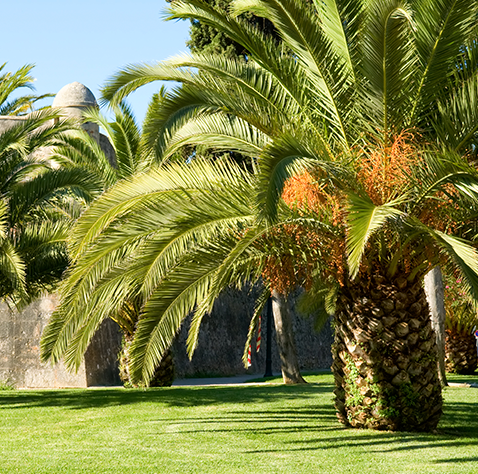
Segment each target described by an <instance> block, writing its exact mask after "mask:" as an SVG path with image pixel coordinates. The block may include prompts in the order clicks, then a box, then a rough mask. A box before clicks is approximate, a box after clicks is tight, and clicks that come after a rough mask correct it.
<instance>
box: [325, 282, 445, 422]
mask: <svg viewBox="0 0 478 474" xmlns="http://www.w3.org/2000/svg"><path fill="white" fill-rule="evenodd" d="M335 325H336V327H335V343H334V346H333V356H334V362H333V365H332V370H333V372H334V376H335V391H334V393H335V395H336V401H335V406H336V409H337V416H338V418H339V420H340V421H341V422H342V423H344V424H345V425H348V426H352V427H356V428H372V429H382V430H400V431H431V430H433V429H435V428H436V426H437V424H438V421H439V419H440V416H441V413H442V395H441V384H440V381H439V379H438V371H437V348H436V340H435V334H434V331H433V329H432V327H431V322H430V315H429V311H428V305H427V301H426V297H425V292H424V290H423V287H422V282H421V281H420V280H419V279H415V280H413V281H411V282H410V281H408V280H407V278H406V277H403V276H402V277H399V278H396V279H394V280H389V279H387V278H386V277H384V276H382V275H375V276H374V277H371V278H370V279H369V280H364V279H357V281H353V282H351V281H349V282H347V284H346V286H345V287H344V288H343V291H342V293H341V297H340V301H339V305H338V308H337V314H336V318H335Z"/></svg>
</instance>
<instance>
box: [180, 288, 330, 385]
mask: <svg viewBox="0 0 478 474" xmlns="http://www.w3.org/2000/svg"><path fill="white" fill-rule="evenodd" d="M295 301H296V300H295V299H294V298H291V300H290V306H291V310H292V313H293V314H294V322H293V324H294V332H295V337H296V343H297V352H298V358H299V364H300V367H301V370H315V369H321V368H330V366H331V364H332V355H331V344H332V341H333V336H332V331H331V328H330V325H327V326H326V327H325V328H324V329H323V330H322V331H321V332H320V333H319V334H317V332H316V331H315V330H314V329H313V324H312V321H311V320H310V319H305V318H304V317H302V316H300V315H299V314H298V312H297V310H296V308H295ZM253 310H254V297H253V296H251V295H249V294H248V292H246V291H236V290H228V291H226V292H225V293H223V294H222V295H221V296H220V298H219V299H218V300H217V302H216V304H215V305H214V309H213V311H212V313H211V314H210V315H207V316H206V317H205V318H204V320H203V322H202V325H201V329H200V333H199V339H198V347H197V349H196V351H195V353H194V356H193V358H192V360H191V361H190V360H189V358H188V356H187V353H186V339H187V334H188V330H189V323H190V320H191V318H188V320H187V321H186V322H185V324H184V325H183V327H182V329H181V332H180V334H179V336H178V338H177V340H176V341H175V343H174V344H173V354H174V362H175V369H176V377H177V378H182V377H193V376H229V375H239V374H245V373H251V374H260V375H263V374H264V372H265V359H266V320H265V319H266V318H263V322H262V333H261V338H262V346H261V349H260V351H259V353H256V351H255V341H256V340H255V338H254V340H253V344H252V346H253V347H252V365H251V367H250V368H249V369H245V368H244V366H243V363H242V354H243V351H244V344H245V341H246V338H247V333H248V329H249V323H250V318H251V316H252V314H253ZM272 371H273V372H274V373H276V372H280V360H279V353H278V350H277V345H276V339H275V330H274V324H273V323H272Z"/></svg>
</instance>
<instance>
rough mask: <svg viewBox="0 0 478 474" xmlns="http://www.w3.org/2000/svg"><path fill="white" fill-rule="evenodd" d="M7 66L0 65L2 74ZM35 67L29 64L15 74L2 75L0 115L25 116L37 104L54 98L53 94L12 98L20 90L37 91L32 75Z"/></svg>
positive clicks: (0, 82)
mask: <svg viewBox="0 0 478 474" xmlns="http://www.w3.org/2000/svg"><path fill="white" fill-rule="evenodd" d="M6 65H7V64H6V63H3V64H2V65H0V73H2V71H3V70H4V68H5V66H6ZM33 67H34V66H33V64H27V65H25V66H22V67H21V68H20V69H18V70H17V71H15V72H5V73H3V74H1V75H0V115H25V114H27V113H29V112H32V111H33V108H34V105H35V102H37V101H39V100H42V99H45V98H46V97H52V94H44V95H40V96H38V95H35V94H29V95H24V96H19V97H15V98H12V94H14V93H16V92H17V91H18V89H21V88H27V89H30V90H31V91H34V90H35V87H34V85H33V82H34V80H35V78H34V77H33V76H31V75H30V72H31V71H32V69H33Z"/></svg>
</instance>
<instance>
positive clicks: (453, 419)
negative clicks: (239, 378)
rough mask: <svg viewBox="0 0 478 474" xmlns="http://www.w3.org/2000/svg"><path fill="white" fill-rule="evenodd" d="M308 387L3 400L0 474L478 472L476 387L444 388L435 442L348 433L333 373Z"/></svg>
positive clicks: (64, 393) (25, 395)
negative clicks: (335, 401) (336, 404)
mask: <svg viewBox="0 0 478 474" xmlns="http://www.w3.org/2000/svg"><path fill="white" fill-rule="evenodd" d="M307 379H308V381H309V382H310V384H309V385H306V386H295V387H288V386H284V385H280V384H269V385H265V384H263V385H254V386H250V385H244V386H231V387H172V388H165V389H150V390H147V391H141V390H125V389H89V390H43V391H23V390H22V391H20V390H18V391H1V392H0V456H1V460H0V473H2V474H3V473H35V474H36V473H38V474H39V473H49V474H50V473H86V472H87V473H142V474H143V473H176V472H177V473H308V474H312V473H334V474H339V473H357V474H358V473H360V474H362V473H364V474H373V473H380V474H385V473H404V474H405V473H406V474H410V473H420V474H426V473H447V474H449V473H467V474H468V473H478V389H476V388H461V387H453V388H447V389H446V390H445V392H444V397H445V414H444V416H443V418H442V420H441V422H440V425H439V430H438V432H437V433H436V434H419V433H400V434H397V433H391V432H372V431H360V430H351V429H345V428H343V427H342V426H341V425H340V424H338V422H337V420H336V417H335V411H334V408H333V405H332V390H333V386H332V376H331V375H330V374H320V375H315V376H308V377H307ZM475 379H476V378H475ZM458 380H459V381H465V380H469V381H473V378H472V377H469V378H466V377H465V378H464V377H461V378H459V379H456V381H458Z"/></svg>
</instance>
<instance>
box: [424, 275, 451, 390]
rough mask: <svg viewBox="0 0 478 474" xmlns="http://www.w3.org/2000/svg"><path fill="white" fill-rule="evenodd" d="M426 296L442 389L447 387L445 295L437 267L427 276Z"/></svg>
mask: <svg viewBox="0 0 478 474" xmlns="http://www.w3.org/2000/svg"><path fill="white" fill-rule="evenodd" d="M424 281H425V294H426V295H427V301H428V306H429V308H430V315H431V320H432V327H433V330H434V331H435V335H436V339H437V350H438V376H439V377H440V382H441V384H442V387H446V386H447V385H448V382H447V380H446V371H445V317H446V312H445V293H444V290H443V278H442V274H441V269H440V267H435V268H433V269H432V270H430V271H429V272H428V273H427V274H426V275H425V279H424Z"/></svg>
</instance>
